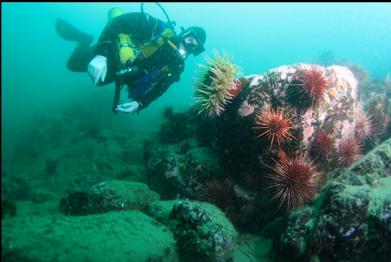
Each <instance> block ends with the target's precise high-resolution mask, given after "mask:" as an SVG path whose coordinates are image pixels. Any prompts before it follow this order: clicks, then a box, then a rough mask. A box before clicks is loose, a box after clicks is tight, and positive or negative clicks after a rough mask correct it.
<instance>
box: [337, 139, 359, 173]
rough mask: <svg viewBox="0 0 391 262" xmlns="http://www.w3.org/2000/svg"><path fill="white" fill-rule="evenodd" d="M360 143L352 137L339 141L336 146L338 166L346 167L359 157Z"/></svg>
mask: <svg viewBox="0 0 391 262" xmlns="http://www.w3.org/2000/svg"><path fill="white" fill-rule="evenodd" d="M360 153H361V144H360V143H359V142H357V140H356V139H355V138H354V137H349V138H346V139H344V140H341V141H340V142H339V145H338V148H337V157H338V159H337V161H338V165H339V166H340V167H348V166H350V165H351V164H353V163H354V162H356V161H357V160H358V159H359V158H360V156H361V155H360Z"/></svg>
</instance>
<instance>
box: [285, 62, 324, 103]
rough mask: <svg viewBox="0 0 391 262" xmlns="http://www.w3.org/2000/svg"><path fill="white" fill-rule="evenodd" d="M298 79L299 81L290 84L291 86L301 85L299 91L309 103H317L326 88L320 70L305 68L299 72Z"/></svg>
mask: <svg viewBox="0 0 391 262" xmlns="http://www.w3.org/2000/svg"><path fill="white" fill-rule="evenodd" d="M299 81H300V82H301V83H295V84H291V86H299V87H301V88H302V89H301V90H300V91H299V93H301V94H302V96H303V97H306V98H307V99H309V102H310V105H312V106H313V105H316V104H319V102H320V101H321V100H322V98H323V95H324V93H325V92H326V89H327V80H326V78H325V77H324V76H323V75H322V72H320V71H318V70H316V69H310V70H305V71H303V72H301V74H300V76H299Z"/></svg>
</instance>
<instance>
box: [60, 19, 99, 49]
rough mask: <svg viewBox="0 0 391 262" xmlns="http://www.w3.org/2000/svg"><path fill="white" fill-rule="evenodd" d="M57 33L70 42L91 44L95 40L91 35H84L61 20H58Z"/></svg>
mask: <svg viewBox="0 0 391 262" xmlns="http://www.w3.org/2000/svg"><path fill="white" fill-rule="evenodd" d="M55 27H56V31H57V34H59V36H61V37H62V38H64V39H65V40H68V41H76V42H79V43H83V44H84V43H85V44H91V42H92V41H93V40H94V37H93V36H92V35H90V34H87V33H83V32H82V31H80V30H79V29H77V28H76V27H74V26H73V25H71V24H70V23H68V22H67V21H65V20H64V19H61V18H57V20H56V24H55Z"/></svg>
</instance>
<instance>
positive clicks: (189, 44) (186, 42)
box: [181, 28, 205, 56]
mask: <svg viewBox="0 0 391 262" xmlns="http://www.w3.org/2000/svg"><path fill="white" fill-rule="evenodd" d="M182 30H183V29H182ZM181 44H182V45H183V47H184V48H185V51H186V53H189V54H193V55H194V56H197V55H199V54H201V53H202V52H203V51H204V50H205V48H204V46H203V44H202V42H201V40H200V39H199V38H198V36H197V34H196V33H195V32H194V30H192V29H191V28H190V29H187V30H183V31H182V33H181Z"/></svg>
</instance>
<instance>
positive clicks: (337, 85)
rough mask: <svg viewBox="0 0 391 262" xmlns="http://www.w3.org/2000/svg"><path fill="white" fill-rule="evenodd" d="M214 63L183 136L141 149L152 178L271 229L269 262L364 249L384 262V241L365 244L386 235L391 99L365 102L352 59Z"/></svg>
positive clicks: (238, 221)
mask: <svg viewBox="0 0 391 262" xmlns="http://www.w3.org/2000/svg"><path fill="white" fill-rule="evenodd" d="M222 60H224V57H222V56H220V55H216V61H214V62H213V61H211V60H210V58H208V60H207V64H206V66H205V67H204V68H203V71H202V75H201V76H200V79H198V80H197V84H196V87H195V88H196V90H195V96H196V99H195V105H194V107H192V108H191V109H190V110H189V111H188V112H186V113H181V114H186V115H187V119H183V123H182V124H181V126H186V130H187V135H186V138H184V139H178V140H176V141H175V142H174V140H171V142H167V143H165V144H157V145H153V144H151V145H149V147H148V148H147V150H146V154H145V167H146V170H147V174H148V179H149V182H150V184H151V187H152V188H153V189H154V190H156V191H158V192H159V193H160V194H161V195H162V198H163V199H172V198H175V197H176V198H182V197H189V198H192V199H198V200H203V201H208V202H210V203H214V204H215V205H217V206H218V207H220V208H221V210H223V211H224V212H225V213H226V215H227V216H228V217H229V218H230V220H231V221H233V223H234V224H235V226H237V227H238V228H239V229H240V230H244V231H250V232H255V233H257V234H262V235H264V236H268V237H272V238H273V239H274V243H273V251H272V252H271V253H270V254H271V257H272V258H271V259H276V260H277V261H291V260H293V259H296V260H297V261H305V260H309V259H311V258H312V259H313V258H314V257H318V258H320V259H321V260H322V261H335V260H349V259H352V258H354V259H357V260H359V258H360V256H361V255H362V254H363V252H370V250H372V249H373V250H376V251H373V250H372V251H371V252H372V258H374V259H377V260H381V261H383V259H384V258H385V257H387V256H386V255H387V254H388V251H389V250H387V248H386V246H387V245H389V242H387V241H388V240H387V241H386V243H387V244H384V243H382V244H379V246H380V247H381V248H380V249H375V248H374V246H375V245H377V244H378V241H379V239H381V238H382V237H383V238H386V239H389V232H388V231H387V230H386V229H385V228H386V227H389V225H388V224H387V223H388V222H385V221H389V220H387V219H388V216H389V214H388V213H389V200H388V196H386V195H387V194H386V195H384V194H383V193H381V192H383V191H387V190H388V191H389V192H391V185H390V184H389V181H388V176H389V172H390V159H389V156H388V154H389V153H387V152H389V149H386V148H388V147H389V143H390V140H387V139H388V138H389V137H390V131H389V130H390V121H389V119H390V116H391V107H390V98H389V97H387V96H385V92H384V93H377V95H376V96H373V98H372V99H370V100H369V101H365V102H364V101H363V99H362V94H363V93H365V91H364V90H363V89H367V88H368V85H369V83H370V81H368V80H367V79H366V77H367V75H366V74H364V73H363V71H362V70H360V68H359V67H354V66H347V65H346V66H342V65H329V66H327V67H325V66H320V65H314V64H296V65H290V66H281V67H278V68H275V69H271V70H269V71H267V72H265V73H264V74H259V75H250V76H243V77H240V78H239V77H238V76H236V75H235V77H234V78H233V74H236V73H237V71H238V67H236V66H232V65H230V63H232V61H231V60H230V58H227V59H226V60H225V61H222ZM227 74H228V76H227ZM386 89H387V88H386V87H385V88H384V90H386ZM209 98H210V100H208V99H209ZM176 125H177V124H176ZM163 126H164V128H165V129H169V126H172V127H173V128H172V130H174V125H171V124H170V120H169V119H166V122H165V123H164V125H163ZM191 132H192V134H193V135H192V136H191V135H189V134H191ZM172 133H174V132H172ZM166 134H167V133H166ZM386 140H387V141H386ZM165 141H169V139H166V140H165ZM382 142H383V144H382V145H381V146H379V145H380V144H381V143H382ZM376 146H378V147H377V148H376V149H374V150H373V151H371V150H372V149H373V148H375V147H376ZM195 152H197V154H194V153H195ZM365 154H367V155H365ZM202 155H203V156H202ZM189 163H194V164H193V165H189ZM359 170H360V171H359ZM357 172H358V173H357ZM361 180H363V181H361ZM360 181H361V182H360ZM370 181H372V182H370ZM358 210H359V212H357V211H358ZM376 217H377V218H376ZM380 217H381V219H380ZM384 223H386V224H387V225H385V224H384ZM380 236H381V237H380ZM383 244H384V245H383ZM356 249H357V250H359V251H354V250H356ZM352 252H353V253H354V254H352V255H351V256H349V254H350V253H352Z"/></svg>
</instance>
